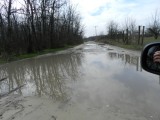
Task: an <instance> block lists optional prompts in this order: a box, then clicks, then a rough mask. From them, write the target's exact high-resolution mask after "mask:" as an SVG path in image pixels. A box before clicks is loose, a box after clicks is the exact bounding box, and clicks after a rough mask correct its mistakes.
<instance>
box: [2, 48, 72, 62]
mask: <svg viewBox="0 0 160 120" xmlns="http://www.w3.org/2000/svg"><path fill="white" fill-rule="evenodd" d="M74 46H75V45H73V46H68V45H67V46H65V47H62V48H55V49H45V50H42V51H40V52H35V53H30V54H22V55H16V56H13V57H12V58H11V60H10V61H5V60H3V59H2V58H0V64H4V63H7V62H11V61H16V60H22V59H26V58H32V57H36V56H39V55H44V54H47V53H54V52H57V51H62V50H66V49H69V48H73V47H74Z"/></svg>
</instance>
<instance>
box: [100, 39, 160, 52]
mask: <svg viewBox="0 0 160 120" xmlns="http://www.w3.org/2000/svg"><path fill="white" fill-rule="evenodd" d="M98 42H104V43H106V44H110V45H114V46H118V47H122V48H125V49H131V50H138V51H141V50H142V49H143V47H144V46H145V45H146V44H149V43H152V42H160V39H157V40H155V39H154V37H145V38H144V42H143V45H137V44H136V43H134V44H124V43H122V42H118V41H115V40H105V39H103V40H98Z"/></svg>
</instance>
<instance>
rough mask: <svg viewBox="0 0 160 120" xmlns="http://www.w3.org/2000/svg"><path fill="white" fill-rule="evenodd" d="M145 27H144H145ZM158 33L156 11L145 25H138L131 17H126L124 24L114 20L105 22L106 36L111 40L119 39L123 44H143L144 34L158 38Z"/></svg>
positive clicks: (159, 24) (158, 23)
mask: <svg viewBox="0 0 160 120" xmlns="http://www.w3.org/2000/svg"><path fill="white" fill-rule="evenodd" d="M145 28H146V29H145ZM159 35H160V14H159V13H158V11H156V12H155V14H153V15H152V18H151V21H150V23H149V24H148V26H147V27H145V26H138V25H137V24H136V20H135V19H133V18H130V17H128V18H126V19H125V21H124V25H122V27H120V24H119V23H117V22H116V21H114V20H111V21H110V22H109V23H108V24H107V37H108V39H111V40H117V41H121V42H123V43H124V44H131V43H136V44H141V45H142V44H143V39H144V36H153V37H154V38H155V39H158V37H159Z"/></svg>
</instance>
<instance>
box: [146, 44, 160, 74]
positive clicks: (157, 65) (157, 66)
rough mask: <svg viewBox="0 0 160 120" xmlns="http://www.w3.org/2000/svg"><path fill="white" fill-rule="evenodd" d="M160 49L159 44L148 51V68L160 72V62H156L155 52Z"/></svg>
mask: <svg viewBox="0 0 160 120" xmlns="http://www.w3.org/2000/svg"><path fill="white" fill-rule="evenodd" d="M157 51H160V47H159V46H152V47H151V48H150V49H149V50H148V53H147V58H146V65H147V68H149V69H151V70H152V71H156V72H160V62H155V61H154V57H153V56H154V54H155V52H157Z"/></svg>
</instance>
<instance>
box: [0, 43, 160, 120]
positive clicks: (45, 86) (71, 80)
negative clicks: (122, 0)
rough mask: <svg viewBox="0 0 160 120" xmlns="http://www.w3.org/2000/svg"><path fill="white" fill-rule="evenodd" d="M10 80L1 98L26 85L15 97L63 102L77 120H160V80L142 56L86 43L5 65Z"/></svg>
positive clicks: (1, 86)
mask: <svg viewBox="0 0 160 120" xmlns="http://www.w3.org/2000/svg"><path fill="white" fill-rule="evenodd" d="M5 77H7V79H6V80H5V81H3V82H0V93H7V92H9V91H11V90H13V89H14V88H17V87H18V86H21V85H24V87H22V89H18V90H17V91H16V92H17V93H19V94H22V95H23V96H39V97H41V96H43V97H44V96H45V97H46V98H48V99H52V100H54V101H55V102H56V101H59V102H63V103H64V104H65V106H62V107H65V109H67V110H70V111H72V113H73V114H74V117H73V116H72V117H73V118H77V120H78V119H80V118H79V117H78V116H81V119H84V120H85V119H86V120H87V119H88V120H98V119H99V120H106V119H109V120H110V119H111V120H112V119H113V120H115V119H117V120H121V119H123V120H124V119H126V120H132V119H136V120H146V119H147V120H157V119H160V104H159V101H160V85H159V76H157V75H153V74H151V73H148V72H145V71H144V70H142V68H141V66H140V53H138V52H134V51H127V50H124V49H120V48H117V47H113V46H109V45H98V44H96V43H94V42H93V43H85V44H84V46H83V47H82V48H79V49H75V50H72V51H70V52H64V53H61V54H55V55H48V56H47V55H46V56H43V57H37V58H32V59H27V60H22V61H17V62H12V63H9V64H6V65H3V66H0V79H1V78H5ZM66 119H67V118H66ZM68 119H72V118H69V117H68Z"/></svg>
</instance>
